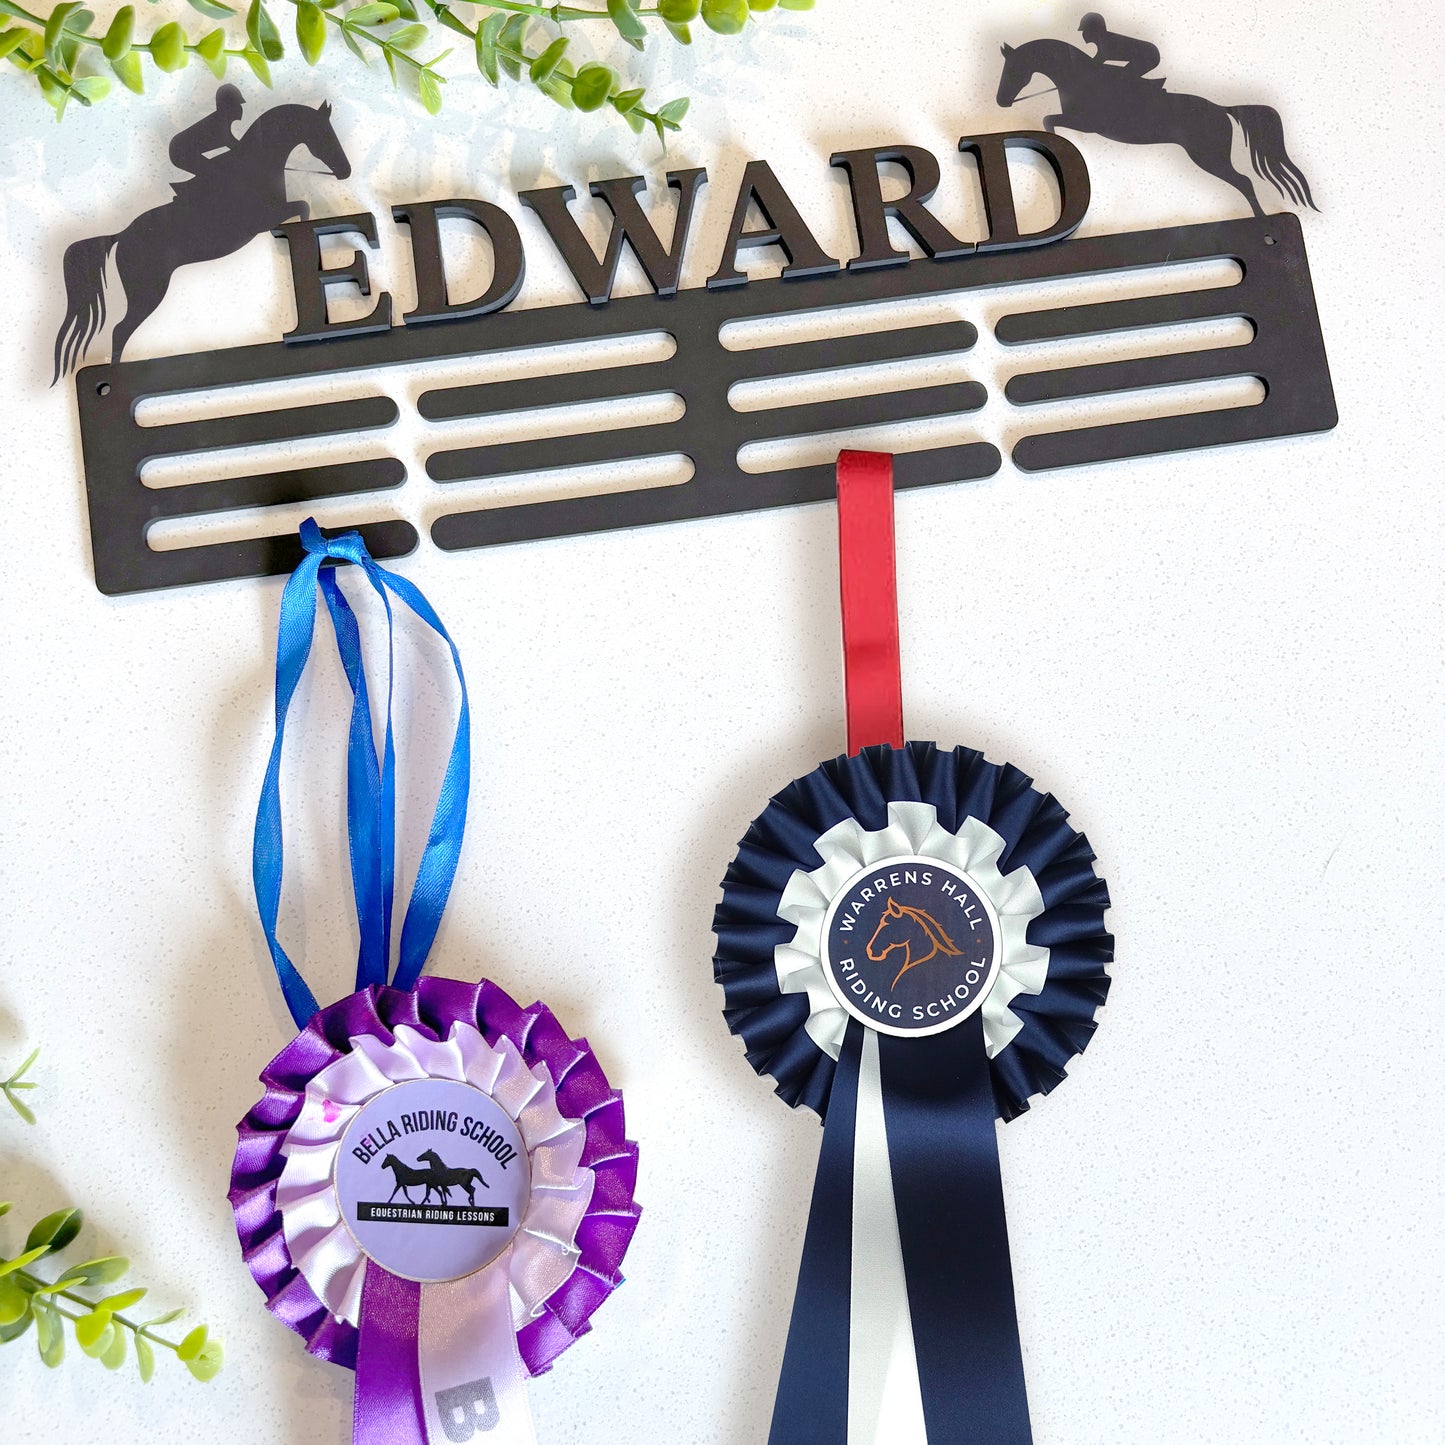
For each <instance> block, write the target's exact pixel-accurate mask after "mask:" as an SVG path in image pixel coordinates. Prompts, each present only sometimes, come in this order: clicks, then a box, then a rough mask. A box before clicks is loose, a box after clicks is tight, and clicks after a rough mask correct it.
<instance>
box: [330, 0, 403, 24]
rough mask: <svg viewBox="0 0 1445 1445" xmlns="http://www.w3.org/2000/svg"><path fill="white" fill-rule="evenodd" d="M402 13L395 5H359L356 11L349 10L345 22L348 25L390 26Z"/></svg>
mask: <svg viewBox="0 0 1445 1445" xmlns="http://www.w3.org/2000/svg"><path fill="white" fill-rule="evenodd" d="M399 14H401V12H400V11H399V10H398V9H397V8H396V6H395V5H387V4H383V3H380V0H378V3H376V4H373V5H358V6H357V7H356V9H355V10H348V11H347V12H346V15H345V17H344V18H345V20H346V23H347V24H348V25H390V24H391V22H392V21H393V20H395V19H396V17H397V16H398V15H399Z"/></svg>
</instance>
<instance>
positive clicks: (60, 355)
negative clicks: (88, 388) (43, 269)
mask: <svg viewBox="0 0 1445 1445" xmlns="http://www.w3.org/2000/svg"><path fill="white" fill-rule="evenodd" d="M117 240H119V237H118V236H91V237H90V238H89V239H88V240H85V241H76V242H74V243H73V244H71V245H69V246H67V247H66V248H65V266H64V269H65V299H66V301H67V302H68V303H69V305H70V310H69V311H67V312H66V313H65V320H64V321H62V322H61V323H60V330H59V331H58V332H56V334H55V375H54V377H53V378H52V379H51V382H50V384H51V386H54V385H55V383H56V382H57V381H59V380H60V378H61V375H62V373H65V372H70V371H73V370H74V369H75V367H76V366H77V365H78V364H79V362H80V360H81V358H82V357H83V356H84V355H85V350H86V347H88V346H89V345H90V343H91V342H92V341H94V340H95V336H96V333H97V332H98V331H99V330H100V328H101V327H102V326H104V325H105V263H106V261H107V260H108V259H109V257H110V251H111V247H112V246H114V245H115V243H116V241H117Z"/></svg>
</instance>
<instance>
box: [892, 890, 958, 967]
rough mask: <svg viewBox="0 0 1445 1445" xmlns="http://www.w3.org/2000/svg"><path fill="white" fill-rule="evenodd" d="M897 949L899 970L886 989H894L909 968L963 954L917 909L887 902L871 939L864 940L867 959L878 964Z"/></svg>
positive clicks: (894, 900)
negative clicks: (941, 956)
mask: <svg viewBox="0 0 1445 1445" xmlns="http://www.w3.org/2000/svg"><path fill="white" fill-rule="evenodd" d="M898 948H901V949H902V950H903V967H902V968H900V969H899V970H898V972H897V974H896V975H895V976H894V979H893V982H892V983H891V984H889V985H888V987H889V988H897V986H898V980H899V979H900V978H902V977H903V975H904V974H905V973H907V972H908V970H909V969H910V968H917V967H918V965H919V964H920V963H927V962H928V960H929V959H930V958H937V957H938V956H939V954H941V953H943V954H948V955H949V956H950V957H953V958H957V957H959V955H960V954H962V952H963V950H962V949H961V948H955V947H954V945H953V940H952V939H951V938H950V937H949V936H948V935H947V934H946V933H945V932H944V931H943V929H942V928H940V927H939V926H938V924H937V923H935V922H934V921H933V919H932V918H930V917H929V915H928V914H926V913H925V912H924V911H923V910H922V909H921V908H911V907H909V905H908V904H906V903H900V902H899V901H898V900H897V899H896V898H890V899H889V900H888V907H887V908H885V909H884V910H883V917H882V918H880V919H879V920H878V927H877V928H875V929H874V930H873V937H872V938H870V939H869V940H868V957H869V959H870V960H871V961H872V962H874V963H882V962H883V960H884V959H885V958H887V956H888V955H889V954H890V953H892V952H893V951H894V950H895V949H898Z"/></svg>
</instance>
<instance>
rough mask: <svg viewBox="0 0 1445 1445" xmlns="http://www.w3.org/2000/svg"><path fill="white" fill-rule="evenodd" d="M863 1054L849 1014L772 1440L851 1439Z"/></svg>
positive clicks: (836, 1442)
mask: <svg viewBox="0 0 1445 1445" xmlns="http://www.w3.org/2000/svg"><path fill="white" fill-rule="evenodd" d="M862 1057H863V1025H862V1024H860V1023H859V1022H857V1020H856V1019H850V1020H849V1022H848V1032H847V1033H846V1034H845V1035H844V1038H843V1049H842V1052H841V1054H840V1056H839V1059H838V1069H837V1072H836V1073H835V1074H834V1076H833V1088H832V1092H831V1093H830V1094H829V1096H828V1113H827V1117H826V1120H825V1122H824V1125H823V1148H822V1152H821V1153H820V1154H819V1156H818V1175H817V1178H816V1179H815V1181H814V1183H813V1203H812V1207H811V1209H810V1210H809V1212H808V1232H807V1234H806V1235H805V1236H804V1239H803V1259H802V1263H801V1264H800V1265H799V1266H798V1289H797V1293H796V1294H795V1295H794V1296H793V1318H792V1322H791V1323H790V1324H789V1326H788V1344H787V1348H786V1349H785V1350H784V1352H783V1371H782V1376H781V1378H780V1380H779V1382H778V1397H777V1401H776V1403H775V1404H774V1406H773V1426H772V1430H771V1431H770V1432H769V1435H768V1445H844V1442H845V1441H846V1440H847V1438H848V1331H849V1320H850V1313H851V1305H852V1292H853V1284H852V1280H853V1138H854V1133H855V1131H856V1123H857V1118H858V1068H859V1063H860V1061H861V1059H862Z"/></svg>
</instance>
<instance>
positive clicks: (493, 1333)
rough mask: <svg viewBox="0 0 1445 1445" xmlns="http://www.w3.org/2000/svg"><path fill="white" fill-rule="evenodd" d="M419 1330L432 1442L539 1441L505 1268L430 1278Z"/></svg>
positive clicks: (527, 1444) (490, 1444) (500, 1444)
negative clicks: (444, 1279) (439, 1279)
mask: <svg viewBox="0 0 1445 1445" xmlns="http://www.w3.org/2000/svg"><path fill="white" fill-rule="evenodd" d="M418 1334H419V1339H418V1342H417V1354H418V1360H419V1364H420V1367H421V1392H422V1403H423V1407H424V1410H425V1414H426V1435H427V1442H428V1445H467V1442H469V1441H472V1442H476V1445H536V1442H537V1436H536V1432H535V1430H534V1429H533V1427H532V1412H531V1410H530V1408H529V1407H528V1404H527V1371H526V1368H525V1367H524V1366H523V1364H522V1359H521V1356H520V1355H519V1354H518V1353H517V1333H516V1327H515V1326H514V1324H513V1322H512V1301H511V1287H510V1284H509V1283H508V1278H507V1271H506V1270H505V1269H484V1270H481V1271H480V1272H479V1273H477V1274H473V1275H468V1276H467V1278H466V1279H459V1280H455V1281H453V1282H452V1283H450V1284H429V1285H426V1286H425V1287H424V1288H423V1289H422V1292H421V1325H420V1329H419V1331H418Z"/></svg>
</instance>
